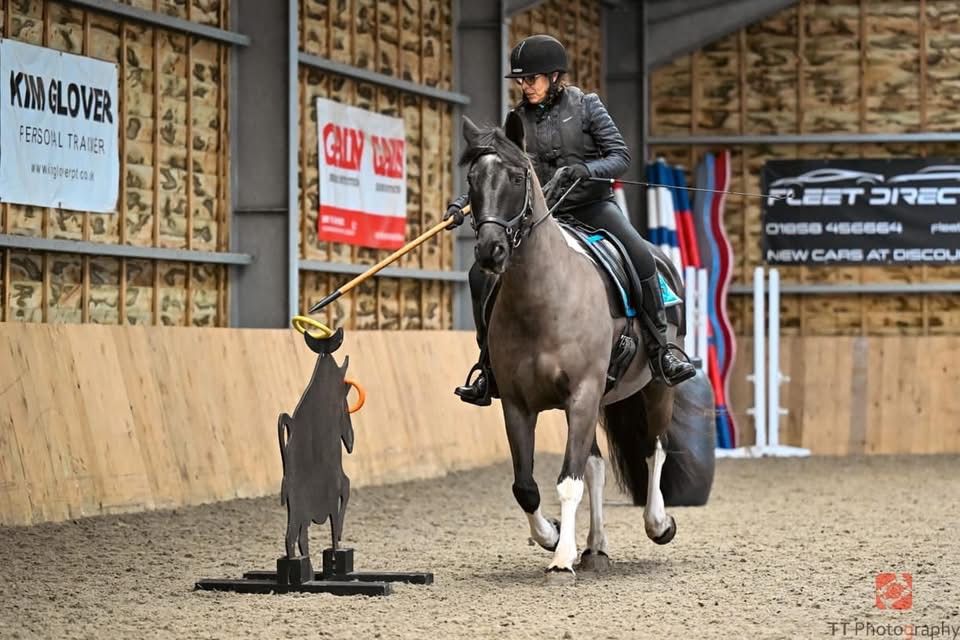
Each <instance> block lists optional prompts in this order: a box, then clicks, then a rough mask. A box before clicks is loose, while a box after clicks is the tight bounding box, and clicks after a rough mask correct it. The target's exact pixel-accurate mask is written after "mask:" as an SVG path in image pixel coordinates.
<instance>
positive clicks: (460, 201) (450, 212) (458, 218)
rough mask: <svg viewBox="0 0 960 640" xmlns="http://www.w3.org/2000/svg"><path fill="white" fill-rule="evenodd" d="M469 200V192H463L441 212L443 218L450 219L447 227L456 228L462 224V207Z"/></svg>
mask: <svg viewBox="0 0 960 640" xmlns="http://www.w3.org/2000/svg"><path fill="white" fill-rule="evenodd" d="M468 202H470V194H468V193H465V194H463V195H462V196H457V197H456V198H454V199H453V200H452V201H451V202H450V205H449V206H448V207H447V212H446V213H445V214H443V220H451V219H452V221H451V222H450V224H448V225H447V227H446V228H447V229H456V228H457V227H459V226H460V225H462V224H463V219H464V216H463V208H464V207H465V206H467V203H468Z"/></svg>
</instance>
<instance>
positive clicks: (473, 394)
mask: <svg viewBox="0 0 960 640" xmlns="http://www.w3.org/2000/svg"><path fill="white" fill-rule="evenodd" d="M474 372H476V373H477V374H478V375H477V378H476V380H474V381H473V382H470V378H471V377H472V376H473V374H474ZM482 378H483V379H485V380H484V382H485V384H483V385H482V386H483V388H482V389H480V388H478V383H480V382H481V379H482ZM453 393H454V394H455V395H457V396H459V397H460V399H461V400H463V401H464V402H469V403H470V404H475V405H477V406H479V407H486V406H488V405H490V403H491V400H490V373H489V372H488V371H486V370H485V367H483V366H482V365H481V364H480V363H479V362H478V363H477V364H475V365H473V367H471V368H470V372H469V373H468V374H467V379H466V381H465V382H464V383H463V384H462V385H460V386H459V387H457V388H456V389H454V390H453Z"/></svg>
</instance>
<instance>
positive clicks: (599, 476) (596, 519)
mask: <svg viewBox="0 0 960 640" xmlns="http://www.w3.org/2000/svg"><path fill="white" fill-rule="evenodd" d="M604 467H605V465H604V462H603V458H601V457H599V456H590V457H589V458H587V470H586V473H585V474H584V480H585V481H586V483H587V493H588V494H589V495H590V533H589V534H587V549H590V550H591V551H593V552H594V553H596V552H597V551H603V552H604V553H606V552H607V534H606V532H604V530H603V485H604V483H605V482H606V475H605V470H604Z"/></svg>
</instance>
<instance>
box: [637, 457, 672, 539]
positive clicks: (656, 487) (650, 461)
mask: <svg viewBox="0 0 960 640" xmlns="http://www.w3.org/2000/svg"><path fill="white" fill-rule="evenodd" d="M666 459H667V454H666V453H665V452H664V451H663V446H662V445H661V444H660V438H657V447H656V449H654V450H653V455H652V456H650V457H649V458H647V473H648V476H647V506H646V507H645V508H644V510H643V524H644V527H645V528H646V530H647V535H648V536H649V537H651V538H657V537H659V536H661V535H663V533H664V532H665V531H666V530H667V528H668V527H669V526H670V521H669V520H668V519H667V512H666V509H665V508H664V506H663V493H662V492H661V491H660V472H661V471H663V462H664V460H666Z"/></svg>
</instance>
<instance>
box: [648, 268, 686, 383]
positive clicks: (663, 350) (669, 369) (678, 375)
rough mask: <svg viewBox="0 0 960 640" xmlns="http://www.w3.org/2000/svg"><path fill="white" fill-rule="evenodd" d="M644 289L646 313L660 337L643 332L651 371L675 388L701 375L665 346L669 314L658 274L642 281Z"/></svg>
mask: <svg viewBox="0 0 960 640" xmlns="http://www.w3.org/2000/svg"><path fill="white" fill-rule="evenodd" d="M640 285H641V286H642V287H643V311H644V313H645V314H646V315H647V317H649V318H650V319H651V320H652V321H653V324H654V326H655V327H656V330H657V333H659V334H660V335H659V336H655V335H651V333H650V331H649V328H648V330H647V331H643V332H642V333H643V339H644V345H645V346H646V351H647V358H648V359H649V360H650V370H651V371H652V372H653V375H654V377H655V378H659V379H660V380H662V381H663V382H664V383H665V384H667V386H671V387H672V386H674V385H675V384H679V383H681V382H683V381H684V380H689V379H690V378H692V377H693V376H695V375H697V370H696V368H694V366H693V365H692V364H690V363H689V362H687V361H685V360H681V359H680V358H678V357H677V356H675V355H674V354H673V349H672V348H671V347H670V346H669V345H668V344H664V343H666V341H667V312H666V309H665V308H664V306H663V294H662V293H661V291H660V281H659V278H658V276H657V274H656V273H655V274H654V275H653V276H652V277H650V278H647V279H646V280H641V281H640Z"/></svg>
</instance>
